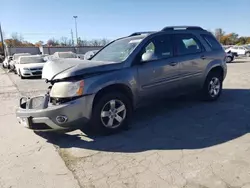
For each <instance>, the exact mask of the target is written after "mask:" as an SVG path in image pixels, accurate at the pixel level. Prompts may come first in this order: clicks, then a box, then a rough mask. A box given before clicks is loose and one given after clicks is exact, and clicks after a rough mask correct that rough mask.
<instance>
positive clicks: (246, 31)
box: [0, 0, 250, 42]
mask: <svg viewBox="0 0 250 188" xmlns="http://www.w3.org/2000/svg"><path fill="white" fill-rule="evenodd" d="M1 7H2V8H1V10H0V22H1V24H2V30H3V31H4V37H5V38H8V37H10V36H11V34H12V33H14V32H17V33H19V34H21V35H22V36H23V38H24V40H27V41H30V42H37V41H39V40H42V41H44V42H46V41H47V40H48V39H50V38H55V39H60V38H61V37H67V38H69V39H70V38H71V29H72V30H73V33H74V37H75V22H74V18H73V16H78V18H77V28H78V36H79V37H81V39H87V40H91V39H96V38H98V39H100V38H107V39H111V40H112V39H115V38H118V37H122V36H126V35H129V34H131V33H133V32H136V31H156V30H161V29H162V28H163V27H165V26H172V25H195V26H202V27H203V28H205V29H209V30H211V31H213V30H214V29H215V28H222V29H223V30H224V31H225V32H227V33H230V32H236V33H238V34H239V35H240V36H250V19H249V18H250V8H249V0H60V1H59V0H40V1H37V0H1Z"/></svg>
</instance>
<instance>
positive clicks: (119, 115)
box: [101, 99, 127, 129]
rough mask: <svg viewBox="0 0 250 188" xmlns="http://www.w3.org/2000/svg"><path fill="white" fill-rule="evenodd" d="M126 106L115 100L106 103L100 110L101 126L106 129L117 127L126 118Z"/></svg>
mask: <svg viewBox="0 0 250 188" xmlns="http://www.w3.org/2000/svg"><path fill="white" fill-rule="evenodd" d="M126 111H127V110H126V106H125V104H124V103H123V102H122V101H120V100H117V99H113V100H110V101H109V102H107V103H106V104H105V105H104V106H103V108H102V110H101V121H102V124H103V125H104V126H105V127H107V128H111V129H114V128H117V127H119V126H120V125H121V124H122V122H123V121H124V119H125V118H126Z"/></svg>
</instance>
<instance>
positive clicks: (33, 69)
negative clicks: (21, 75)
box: [30, 68, 42, 71]
mask: <svg viewBox="0 0 250 188" xmlns="http://www.w3.org/2000/svg"><path fill="white" fill-rule="evenodd" d="M30 70H31V71H41V70H42V68H30Z"/></svg>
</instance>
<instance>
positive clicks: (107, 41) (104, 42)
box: [101, 38, 110, 46]
mask: <svg viewBox="0 0 250 188" xmlns="http://www.w3.org/2000/svg"><path fill="white" fill-rule="evenodd" d="M109 42H110V41H109V40H108V39H105V38H104V39H102V40H101V46H105V45H107V44H108V43H109Z"/></svg>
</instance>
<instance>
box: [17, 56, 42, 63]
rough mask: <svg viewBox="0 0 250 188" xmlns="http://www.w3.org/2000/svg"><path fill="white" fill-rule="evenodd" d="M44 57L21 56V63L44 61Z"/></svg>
mask: <svg viewBox="0 0 250 188" xmlns="http://www.w3.org/2000/svg"><path fill="white" fill-rule="evenodd" d="M44 62H45V61H44V59H43V57H40V56H39V57H28V56H27V57H20V64H26V63H44Z"/></svg>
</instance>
